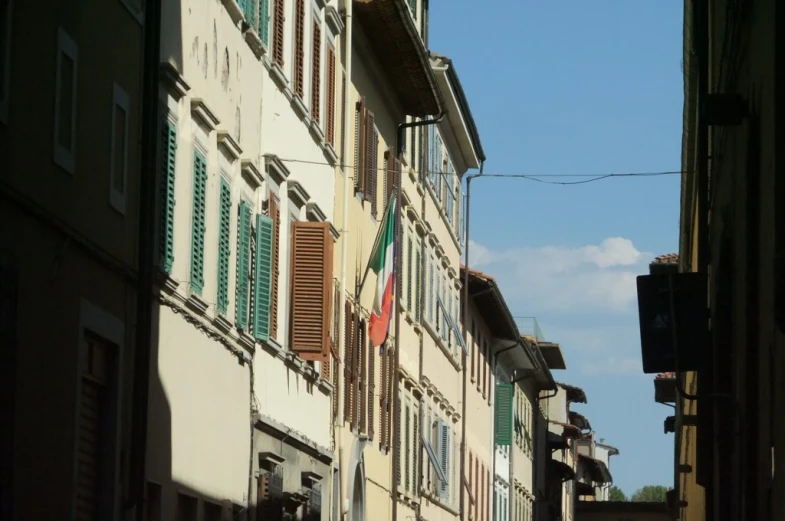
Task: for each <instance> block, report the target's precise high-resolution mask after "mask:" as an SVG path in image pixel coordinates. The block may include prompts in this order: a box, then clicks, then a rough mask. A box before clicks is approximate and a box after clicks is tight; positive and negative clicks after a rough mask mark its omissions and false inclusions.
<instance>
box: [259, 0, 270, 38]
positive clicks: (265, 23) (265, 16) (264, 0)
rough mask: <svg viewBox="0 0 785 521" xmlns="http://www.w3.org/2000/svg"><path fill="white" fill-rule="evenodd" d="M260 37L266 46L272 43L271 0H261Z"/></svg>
mask: <svg viewBox="0 0 785 521" xmlns="http://www.w3.org/2000/svg"><path fill="white" fill-rule="evenodd" d="M259 38H261V39H262V43H263V44H264V45H265V47H269V45H270V0H259Z"/></svg>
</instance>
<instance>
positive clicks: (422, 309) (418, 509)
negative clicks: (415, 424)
mask: <svg viewBox="0 0 785 521" xmlns="http://www.w3.org/2000/svg"><path fill="white" fill-rule="evenodd" d="M423 16H424V15H423ZM422 144H423V139H422V136H420V164H419V165H415V166H417V167H418V169H417V180H418V182H423V181H424V180H425V176H424V175H423V172H424V171H425V170H424V168H423V167H424V165H425V159H424V157H425V156H424V154H423V150H422ZM416 146H417V145H416V144H415V143H414V140H413V139H412V147H416ZM427 206H428V205H427V204H425V196H423V197H421V198H420V215H421V216H422V221H423V223H426V222H428V221H427V220H426V217H425V214H426V207H427ZM424 232H425V228H423V247H422V248H420V273H421V274H420V295H419V298H418V300H419V306H417V310H416V311H415V312H416V313H417V315H418V316H419V317H420V321H422V319H423V317H424V316H425V288H426V287H427V286H426V284H427V283H428V280H427V276H423V273H425V262H426V259H427V255H426V254H425V244H426V241H427V240H428V239H427V237H425V234H424ZM420 328H421V329H420V355H419V356H420V359H419V370H420V372H419V374H418V376H417V378H418V381H420V380H421V379H422V375H423V371H424V365H425V361H424V358H423V356H424V354H425V330H424V329H423V325H422V322H420ZM420 410H422V409H420ZM424 418H425V415H424V414H423V415H422V419H424ZM425 428H428V429H430V428H431V426H430V425H428V426H427V427H425V426H424V424H423V422H422V421H420V432H422V430H423V429H425ZM421 437H422V436H421ZM415 443H420V440H415ZM423 452H425V451H424V450H422V448H421V449H420V454H419V461H418V462H417V472H420V479H419V480H418V482H419V483H420V485H421V486H422V482H423V474H422V468H423V461H425V460H424V456H423ZM425 457H427V456H425ZM417 492H418V495H420V494H419V491H417ZM416 515H417V521H421V520H422V502H421V501H418V502H417V507H416Z"/></svg>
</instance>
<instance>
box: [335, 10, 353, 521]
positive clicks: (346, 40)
mask: <svg viewBox="0 0 785 521" xmlns="http://www.w3.org/2000/svg"><path fill="white" fill-rule="evenodd" d="M339 8H340V9H341V10H342V11H343V16H344V32H343V34H342V35H341V48H342V49H341V62H342V63H343V64H344V69H345V72H346V76H345V79H344V81H346V82H347V85H346V86H345V87H344V91H345V92H346V100H347V103H345V106H342V107H341V109H342V110H343V114H341V125H342V126H343V128H342V131H343V132H344V134H345V133H346V126H347V122H348V114H347V111H348V107H350V106H351V105H352V104H351V103H349V95H350V92H349V85H350V84H351V77H352V53H351V48H352V46H351V41H352V0H340V3H339ZM341 163H342V164H341V165H340V168H341V169H342V173H343V215H342V216H341V279H340V282H339V287H340V291H341V304H343V301H344V300H345V298H346V266H347V254H348V249H349V246H348V240H347V238H346V234H347V233H348V232H349V230H348V228H349V198H350V196H351V189H352V187H353V186H354V177H355V176H356V175H357V169H356V168H352V169H347V168H346V141H345V140H344V142H343V149H342V150H341ZM354 166H355V167H356V166H357V165H354ZM350 170H351V172H352V175H351V176H350V175H349V171H350ZM350 178H351V179H350ZM340 317H341V318H340V320H341V327H343V324H346V306H345V305H342V306H341V311H340ZM337 350H340V347H337ZM345 362H346V361H345V360H344V361H343V363H345ZM341 365H342V363H340V362H339V363H338V364H337V365H336V367H335V371H336V374H337V375H338V381H339V382H340V381H341V377H340V374H341V373H340V366H341ZM333 392H334V393H335V394H334V396H333V399H334V400H337V401H338V407H336V410H337V411H338V418H340V421H339V420H338V418H334V419H333V422H332V423H333V428H335V426H336V425H339V427H338V439H337V440H336V443H337V445H338V497H337V498H333V501H337V502H338V519H336V520H333V521H343V519H344V517H345V516H346V513H347V512H348V510H349V505H348V503H349V502H348V500H347V498H346V496H345V490H346V486H345V485H346V483H345V480H346V479H348V472H346V469H345V467H346V461H345V459H344V449H343V431H344V425H343V403H342V393H341V389H340V385H339V386H337V388H336V389H335V390H334V391H333ZM334 475H335V473H333V476H334ZM332 488H333V492H334V491H335V487H332ZM333 495H335V494H334V493H333ZM334 508H335V507H333V512H334V511H335V510H334Z"/></svg>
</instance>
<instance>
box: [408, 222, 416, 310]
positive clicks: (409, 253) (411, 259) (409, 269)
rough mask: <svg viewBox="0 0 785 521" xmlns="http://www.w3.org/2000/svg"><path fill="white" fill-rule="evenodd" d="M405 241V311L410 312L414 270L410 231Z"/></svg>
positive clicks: (412, 244) (412, 243)
mask: <svg viewBox="0 0 785 521" xmlns="http://www.w3.org/2000/svg"><path fill="white" fill-rule="evenodd" d="M407 235H408V237H407V239H406V309H407V310H408V311H411V310H412V279H413V275H414V269H413V268H412V261H413V260H414V240H413V239H412V233H411V230H410V232H409V233H408V234H407Z"/></svg>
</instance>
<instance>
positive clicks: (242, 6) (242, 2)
mask: <svg viewBox="0 0 785 521" xmlns="http://www.w3.org/2000/svg"><path fill="white" fill-rule="evenodd" d="M247 1H249V0H237V5H239V6H240V11H242V12H243V15H244V16H245V13H246V5H245V3H246V2H247Z"/></svg>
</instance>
